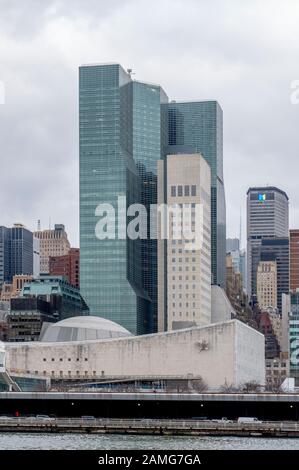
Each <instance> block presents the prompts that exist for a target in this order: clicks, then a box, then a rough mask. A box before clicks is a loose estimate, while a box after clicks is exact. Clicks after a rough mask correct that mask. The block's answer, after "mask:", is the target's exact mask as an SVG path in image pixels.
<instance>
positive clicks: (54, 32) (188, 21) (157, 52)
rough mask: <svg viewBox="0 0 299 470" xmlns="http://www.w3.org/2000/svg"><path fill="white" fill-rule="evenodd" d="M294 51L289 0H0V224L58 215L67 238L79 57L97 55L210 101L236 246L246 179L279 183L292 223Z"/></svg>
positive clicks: (297, 39) (298, 121) (298, 134)
mask: <svg viewBox="0 0 299 470" xmlns="http://www.w3.org/2000/svg"><path fill="white" fill-rule="evenodd" d="M298 59H299V2H298V1H297V0H284V1H283V2H282V1H281V0H279V1H278V0H277V1H276V0H262V1H261V0H256V1H255V0H250V1H249V0H235V1H234V0H231V1H226V0H219V1H218V0H209V1H207V0H152V1H148V0H57V1H55V0H48V1H47V0H42V1H41V0H0V81H2V82H3V83H4V85H5V104H2V105H1V104H0V225H8V226H9V225H12V224H13V223H14V222H22V223H24V224H25V225H27V226H28V227H29V228H31V229H35V228H36V226H37V220H38V219H41V223H42V228H48V226H49V223H51V224H52V225H53V224H54V223H65V225H66V227H67V231H68V233H69V237H70V240H71V242H72V244H73V245H78V240H79V224H78V99H77V95H78V90H77V88H78V66H79V65H80V64H82V63H94V62H97V63H98V62H107V61H108V62H119V63H121V64H122V65H123V66H124V68H133V70H134V71H135V72H136V75H135V76H134V78H136V79H139V80H144V81H148V82H154V83H158V84H161V85H162V86H163V88H164V89H165V91H166V92H167V94H168V96H169V98H170V99H177V100H182V99H186V100H188V99H190V100H191V99H217V100H218V101H219V103H220V104H221V106H222V108H223V113H224V170H225V186H226V202H227V235H228V236H238V234H239V214H240V207H242V217H243V221H244V224H243V226H244V229H243V245H244V242H245V217H246V212H245V200H246V190H247V188H248V187H249V186H255V185H267V184H269V185H270V184H271V185H276V186H278V187H280V188H281V189H283V190H285V191H286V192H287V193H288V195H289V198H290V225H291V227H297V228H298V227H299V184H298V181H299V104H298V105H294V104H291V100H290V95H291V82H292V81H293V80H296V79H297V80H298V79H299V60H298ZM0 90H1V86H0ZM0 99H1V97H0Z"/></svg>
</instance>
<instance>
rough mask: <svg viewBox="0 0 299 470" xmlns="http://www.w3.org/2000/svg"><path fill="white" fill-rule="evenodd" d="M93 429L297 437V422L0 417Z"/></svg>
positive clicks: (4, 422)
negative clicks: (230, 432)
mask: <svg viewBox="0 0 299 470" xmlns="http://www.w3.org/2000/svg"><path fill="white" fill-rule="evenodd" d="M18 427H22V428H26V427H28V428H30V427H38V428H57V429H59V428H60V429H61V428H68V429H71V428H73V429H74V428H82V429H86V428H95V429H99V430H101V429H102V430H105V429H115V430H117V429H119V430H130V429H136V430H155V429H156V430H157V429H160V428H162V429H163V430H169V431H171V430H178V431H179V430H181V431H192V430H194V431H196V430H198V431H211V432H212V431H215V430H217V431H221V430H222V431H232V432H233V431H240V432H242V431H244V432H246V431H248V432H263V431H264V432H265V431H268V432H283V433H288V432H295V433H298V434H299V422H294V421H263V422H254V421H253V422H246V423H244V422H243V423H239V422H236V421H234V422H221V421H218V422H215V421H212V420H206V421H205V420H196V419H188V420H185V419H183V420H179V419H152V418H143V419H126V418H124V419H119V418H90V419H88V418H50V417H49V418H37V417H3V416H2V417H0V428H18Z"/></svg>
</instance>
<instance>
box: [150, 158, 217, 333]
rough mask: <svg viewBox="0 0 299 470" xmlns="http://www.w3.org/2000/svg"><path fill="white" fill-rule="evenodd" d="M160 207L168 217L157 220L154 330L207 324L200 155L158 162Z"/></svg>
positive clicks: (207, 174) (205, 185)
mask: <svg viewBox="0 0 299 470" xmlns="http://www.w3.org/2000/svg"><path fill="white" fill-rule="evenodd" d="M158 204H159V205H162V204H166V205H167V214H166V218H165V217H164V218H163V217H161V218H160V219H159V220H158V330H159V331H165V330H168V331H171V330H175V329H180V328H187V327H191V326H196V325H197V326H203V325H208V324H209V323H211V170H210V167H209V165H208V163H207V162H206V160H205V159H204V158H203V156H202V155H200V154H179V155H168V156H167V158H166V160H163V161H162V160H161V161H159V162H158ZM159 207H161V206H159ZM165 219H167V220H165ZM163 223H164V224H167V226H168V227H169V231H168V233H167V239H163V237H165V232H163V228H164V226H163ZM188 232H189V233H188ZM189 235H191V236H189ZM165 238H166V237H165Z"/></svg>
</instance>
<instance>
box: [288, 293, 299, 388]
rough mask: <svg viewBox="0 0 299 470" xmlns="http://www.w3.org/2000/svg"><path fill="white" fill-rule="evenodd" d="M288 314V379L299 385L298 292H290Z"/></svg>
mask: <svg viewBox="0 0 299 470" xmlns="http://www.w3.org/2000/svg"><path fill="white" fill-rule="evenodd" d="M288 304H289V305H288V307H289V309H288V312H286V313H287V314H288V315H287V318H288V338H289V363H290V377H294V378H295V385H296V386H298V384H299V361H298V357H299V329H298V324H299V292H292V293H291V294H290V296H289V302H288Z"/></svg>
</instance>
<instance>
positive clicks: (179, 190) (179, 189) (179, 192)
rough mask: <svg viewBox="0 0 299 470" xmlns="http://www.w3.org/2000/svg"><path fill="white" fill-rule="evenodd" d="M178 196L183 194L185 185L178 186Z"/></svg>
mask: <svg viewBox="0 0 299 470" xmlns="http://www.w3.org/2000/svg"><path fill="white" fill-rule="evenodd" d="M178 196H183V186H178Z"/></svg>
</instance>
